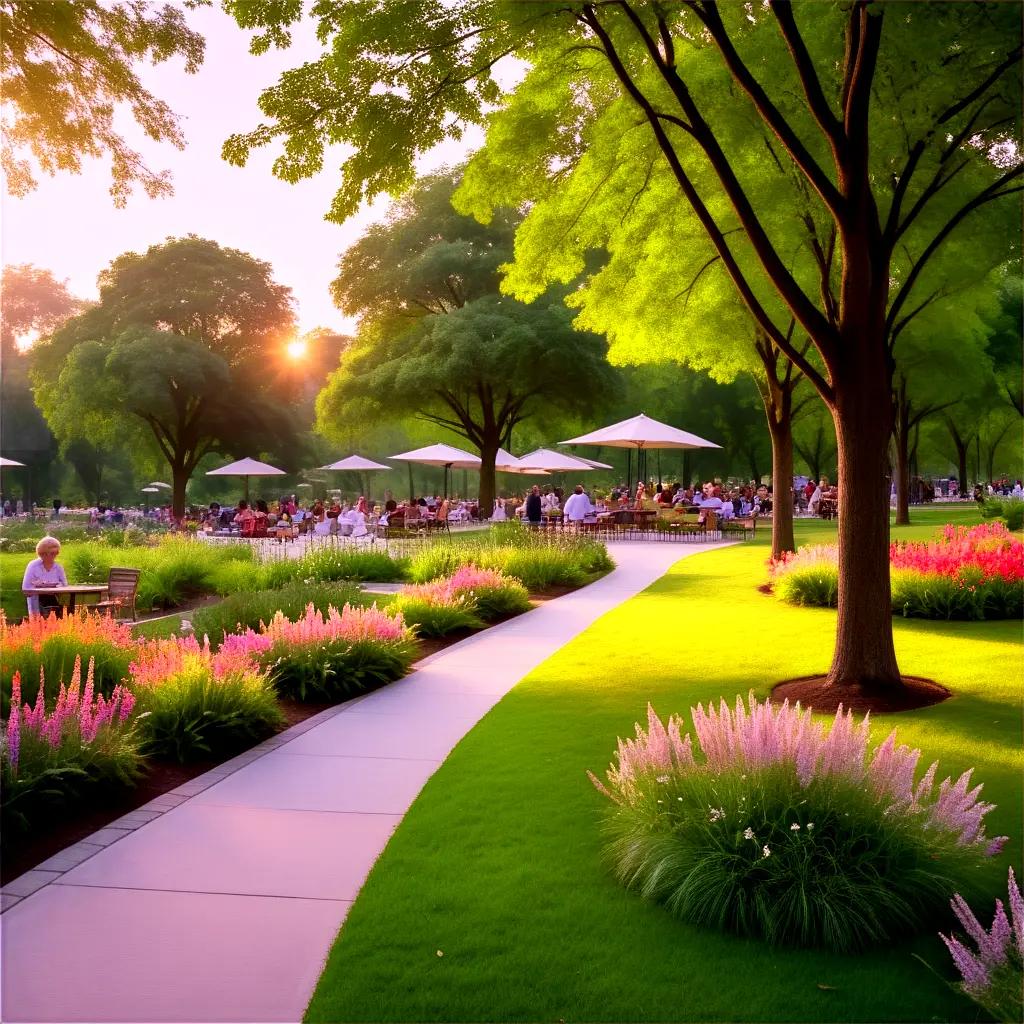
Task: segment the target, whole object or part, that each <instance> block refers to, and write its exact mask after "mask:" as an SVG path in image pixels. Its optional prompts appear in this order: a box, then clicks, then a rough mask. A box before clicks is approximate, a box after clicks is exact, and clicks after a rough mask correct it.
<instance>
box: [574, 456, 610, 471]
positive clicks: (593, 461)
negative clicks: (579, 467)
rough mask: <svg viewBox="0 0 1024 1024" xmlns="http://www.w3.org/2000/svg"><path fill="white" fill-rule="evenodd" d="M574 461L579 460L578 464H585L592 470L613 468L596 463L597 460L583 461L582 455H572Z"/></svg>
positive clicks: (604, 463)
mask: <svg viewBox="0 0 1024 1024" xmlns="http://www.w3.org/2000/svg"><path fill="white" fill-rule="evenodd" d="M573 458H574V459H579V460H580V462H585V463H586V464H587V465H588V466H591V467H593V468H594V469H614V468H615V467H614V466H609V465H608V463H607V462H598V461H597V459H585V458H583V456H582V455H574V456H573Z"/></svg>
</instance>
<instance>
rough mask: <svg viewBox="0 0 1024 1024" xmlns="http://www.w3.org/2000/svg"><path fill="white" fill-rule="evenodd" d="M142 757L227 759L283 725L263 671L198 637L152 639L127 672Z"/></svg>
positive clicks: (240, 654)
mask: <svg viewBox="0 0 1024 1024" xmlns="http://www.w3.org/2000/svg"><path fill="white" fill-rule="evenodd" d="M131 687H132V690H133V692H134V693H135V695H136V697H137V699H138V710H139V712H140V714H139V719H138V726H139V737H140V741H141V744H142V751H143V753H145V754H148V755H150V756H152V757H155V758H159V759H163V760H174V761H178V762H181V763H184V762H186V761H194V760H199V759H205V758H215V757H222V756H227V755H230V754H233V753H236V752H237V751H239V750H243V749H245V748H246V747H247V746H250V745H251V744H253V743H255V742H256V741H257V740H260V739H263V737H265V736H269V735H270V734H271V733H272V732H273V731H274V730H275V729H276V728H278V727H279V726H280V725H282V724H283V722H284V717H283V715H282V714H281V710H280V708H279V707H278V705H277V698H276V694H275V692H274V687H273V684H272V683H271V681H270V679H269V678H268V676H267V673H266V671H265V670H264V669H263V668H261V667H260V666H258V665H257V664H256V663H255V662H254V660H253V659H252V658H251V657H249V656H247V655H246V654H245V653H243V652H239V651H236V650H227V651H225V650H223V649H222V650H220V651H217V652H216V653H213V652H212V651H211V650H210V645H209V642H208V641H206V642H204V643H203V644H202V645H200V644H199V642H198V641H197V640H196V639H195V637H173V638H169V639H161V640H151V641H149V642H148V643H147V644H145V645H144V646H143V647H142V648H141V649H140V652H139V655H138V657H137V658H136V660H135V661H134V662H133V663H132V665H131Z"/></svg>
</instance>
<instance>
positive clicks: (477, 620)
mask: <svg viewBox="0 0 1024 1024" xmlns="http://www.w3.org/2000/svg"><path fill="white" fill-rule="evenodd" d="M391 607H392V608H393V609H395V610H396V611H400V612H401V613H402V615H403V617H404V618H405V621H406V622H407V623H408V624H409V625H410V626H413V627H415V629H416V634H417V636H427V637H441V636H448V634H449V633H457V632H459V631H460V630H469V629H483V628H484V626H485V625H486V623H485V622H484V620H483V619H482V618H481V617H480V616H479V615H478V614H477V609H476V603H475V602H474V601H472V600H470V599H468V598H454V599H452V600H448V601H437V600H434V599H431V598H428V597H418V596H415V595H411V594H409V595H407V594H399V595H398V597H396V598H395V600H394V603H393V604H392V605H391Z"/></svg>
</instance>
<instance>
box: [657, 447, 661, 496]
mask: <svg viewBox="0 0 1024 1024" xmlns="http://www.w3.org/2000/svg"><path fill="white" fill-rule="evenodd" d="M658 486H659V487H660V486H661V449H660V448H659V449H658Z"/></svg>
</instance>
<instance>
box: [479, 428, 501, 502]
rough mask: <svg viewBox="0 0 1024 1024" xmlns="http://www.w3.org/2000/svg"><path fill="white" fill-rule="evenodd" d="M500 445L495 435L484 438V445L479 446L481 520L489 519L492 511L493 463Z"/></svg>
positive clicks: (499, 440) (498, 438) (493, 490)
mask: <svg viewBox="0 0 1024 1024" xmlns="http://www.w3.org/2000/svg"><path fill="white" fill-rule="evenodd" d="M500 443H501V438H500V437H498V436H497V433H495V435H494V436H493V437H487V438H485V439H484V443H483V444H482V445H481V446H480V495H479V507H480V518H481V520H483V519H490V518H491V513H492V512H493V511H494V493H495V478H494V462H495V459H497V457H498V448H499V447H500Z"/></svg>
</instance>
